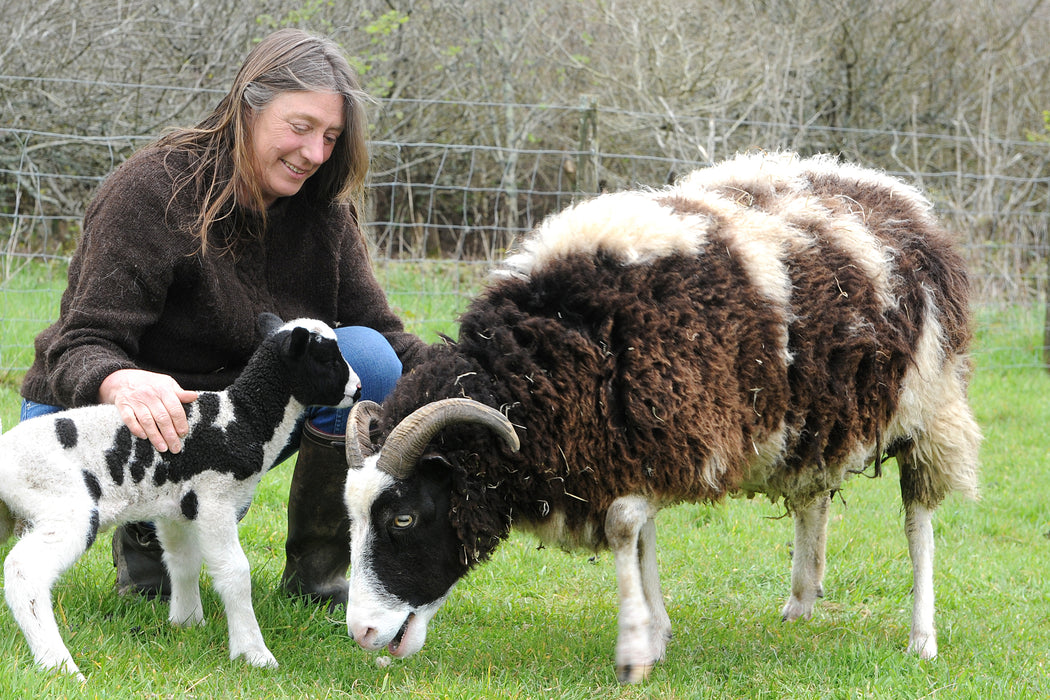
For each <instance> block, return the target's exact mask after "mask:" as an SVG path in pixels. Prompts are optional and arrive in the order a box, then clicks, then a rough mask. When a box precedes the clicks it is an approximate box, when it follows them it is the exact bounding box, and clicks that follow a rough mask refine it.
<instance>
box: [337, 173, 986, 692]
mask: <svg viewBox="0 0 1050 700" xmlns="http://www.w3.org/2000/svg"><path fill="white" fill-rule="evenodd" d="M969 341H970V327H969V310H968V282H967V275H966V272H965V269H964V264H963V261H962V260H961V259H960V257H959V255H958V254H957V252H956V251H955V250H954V247H953V242H952V240H951V237H950V236H949V235H948V233H947V232H946V231H944V230H943V229H942V228H941V226H940V225H939V224H938V223H937V221H936V220H935V219H934V218H933V216H932V214H931V205H930V204H929V202H928V201H927V200H926V199H925V198H924V197H923V196H922V195H921V194H920V193H919V192H918V191H917V190H916V189H915V188H913V187H911V186H909V185H907V184H904V183H903V182H901V181H899V180H897V179H895V178H892V177H890V176H888V175H885V174H883V173H881V172H876V171H873V170H869V169H864V168H861V167H857V166H854V165H849V164H841V163H838V162H837V161H835V160H834V159H833V158H831V157H828V156H817V157H813V158H806V159H803V158H800V157H798V156H794V155H791V154H772V155H745V156H739V157H737V158H735V159H732V160H729V161H727V162H724V163H722V164H719V165H717V166H714V167H711V168H708V169H704V170H699V171H696V172H694V173H692V174H690V175H689V176H687V177H685V178H684V179H682V180H681V181H680V182H679V183H677V184H676V185H674V186H670V187H666V188H663V189H658V190H654V191H634V192H621V193H613V194H605V195H601V196H598V197H596V198H594V199H592V200H590V201H587V202H583V203H580V204H577V205H575V206H573V207H571V208H569V209H567V210H566V211H564V212H561V213H559V214H556V215H554V216H552V217H549V218H548V219H547V220H545V221H544V222H543V223H542V224H541V225H540V226H539V227H538V229H537V230H536V231H535V232H534V233H533V234H532V235H530V236H529V237H527V239H526V240H525V241H524V242H523V243H522V244H521V246H520V249H519V252H517V253H516V254H514V255H511V256H509V257H508V258H507V259H506V260H505V262H504V264H503V265H502V269H501V270H500V271H498V274H497V276H496V278H495V279H494V280H493V281H492V283H491V284H490V285H489V286H488V288H487V289H486V290H485V291H484V292H483V293H482V294H481V295H480V296H479V297H478V298H476V299H475V300H474V301H473V302H472V303H471V304H470V306H469V308H468V309H467V311H466V312H465V313H464V314H463V315H462V317H461V319H460V329H459V338H458V340H456V341H452V340H451V339H445V341H444V342H443V343H438V344H436V345H434V346H431V347H430V348H429V351H428V356H427V357H426V359H425V360H424V361H422V362H421V363H420V364H419V365H418V366H417V367H416V368H414V369H413V371H412V372H411V373H409V374H407V375H406V376H404V377H403V378H402V379H401V381H400V382H399V383H398V384H397V386H396V387H395V389H394V391H393V393H392V394H391V395H390V396H389V397H388V398H387V399H386V401H385V402H384V404H383V406H382V407H381V408H380V407H378V406H375V405H374V404H368V403H366V402H362V403H361V404H358V405H357V406H355V407H354V410H353V412H352V414H351V418H350V421H349V428H348V435H347V451H348V460H349V463H350V472H349V477H348V479H347V484H346V503H347V508H348V510H349V514H350V518H351V542H352V544H351V576H350V604H349V606H348V608H347V627H348V631H349V633H350V634H351V635H352V636H353V638H354V639H355V640H356V641H357V642H358V643H359V644H360V645H361V646H362V647H364V648H366V649H370V650H378V649H380V648H382V647H387V648H388V649H389V651H390V653H391V654H393V655H394V656H407V655H409V654H412V653H414V652H416V651H417V650H419V649H420V648H421V646H422V645H423V642H424V640H425V637H426V629H427V624H428V622H429V620H430V619H431V618H432V617H433V615H434V614H435V612H436V611H437V610H438V608H439V607H440V606H441V604H442V603H443V601H444V600H445V598H446V597H447V596H448V594H449V592H450V590H451V588H452V586H453V584H454V583H455V582H456V581H457V580H458V579H459V578H461V577H462V576H463V575H465V574H466V573H467V572H468V571H469V570H470V569H471V567H473V566H474V565H475V564H477V563H478V562H481V561H483V560H485V559H486V558H487V557H488V556H489V555H490V554H491V553H492V551H493V549H494V548H495V547H496V546H497V544H498V543H499V542H500V541H501V540H502V539H503V538H505V537H506V536H507V535H508V533H509V531H510V529H511V528H512V526H520V527H524V528H526V529H529V530H532V531H534V532H535V533H537V534H538V535H539V536H540V537H541V538H542V539H544V540H545V541H555V542H559V543H561V544H563V545H569V546H572V545H580V546H584V547H590V548H595V549H599V548H604V547H608V548H610V549H611V550H612V552H613V554H614V560H615V567H616V579H617V586H618V589H619V604H620V612H619V633H618V640H617V645H616V667H617V673H618V677H619V678H620V680H621V681H623V682H636V681H639V680H641V679H642V678H644V677H645V676H646V675H647V673H648V672H649V670H650V669H651V668H652V666H653V664H654V663H655V662H657V661H658V660H659V659H660V658H662V656H663V654H664V650H665V646H666V643H667V640H668V638H669V636H670V629H671V626H670V620H669V618H668V615H667V613H666V611H665V609H664V604H663V600H662V596H661V592H660V584H659V578H658V573H657V565H656V555H655V531H656V529H655V523H654V518H655V516H656V514H657V512H658V511H659V510H660V509H661V508H664V507H666V506H670V505H673V504H675V503H678V502H714V501H718V500H719V499H722V498H723V497H724V496H726V495H727V494H748V495H750V494H755V493H762V494H766V495H767V496H768V497H769V498H770V499H772V500H774V501H776V502H780V503H783V504H784V506H785V507H786V509H787V510H788V511H789V512H791V513H792V514H793V516H794V521H795V544H794V555H793V564H792V572H791V593H790V596H789V597H788V599H787V602H786V604H785V605H784V607H783V609H782V616H783V618H784V619H785V620H795V619H797V618H800V617H803V618H806V617H809V616H810V614H811V613H812V610H813V605H814V601H815V599H816V598H817V597H818V596H819V595H821V592H822V580H823V577H824V563H825V532H826V525H827V519H828V505H829V501H830V497H831V495H832V494H833V493H835V492H836V491H837V490H839V489H840V488H842V486H843V482H844V481H845V480H846V479H847V478H848V477H849V476H850V475H851V474H855V473H859V472H862V471H864V470H865V469H873V470H874V471H875V472H879V471H880V470H881V464H882V461H883V457H884V456H885V455H891V456H894V457H896V459H897V462H898V464H899V467H900V483H901V494H902V497H903V502H904V510H905V531H906V533H907V539H908V545H909V551H910V554H911V559H912V567H913V576H914V609H913V613H912V625H911V633H910V639H909V643H908V650H909V651H911V652H914V653H916V654H918V655H919V656H920V657H922V658H929V657H932V656H934V655H935V654H936V653H937V642H936V637H935V631H934V606H933V570H932V566H933V548H934V543H933V530H932V525H931V516H932V512H933V510H934V509H935V508H936V507H937V505H938V504H939V503H940V502H941V501H942V499H943V498H944V497H945V496H946V495H948V494H949V493H951V492H959V493H961V494H963V495H966V496H970V497H976V495H977V453H978V444H979V440H980V434H979V429H978V427H977V425H976V423H975V421H974V419H973V416H972V413H971V411H970V408H969V405H968V402H967V397H966V392H967V383H968V375H969V372H970V362H969V360H968V356H967V346H968V343H969ZM519 436H520V439H521V443H520V449H518V448H519V443H518V439H519ZM872 465H873V466H872Z"/></svg>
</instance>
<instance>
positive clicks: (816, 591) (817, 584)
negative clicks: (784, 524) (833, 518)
mask: <svg viewBox="0 0 1050 700" xmlns="http://www.w3.org/2000/svg"><path fill="white" fill-rule="evenodd" d="M830 501H831V499H830V497H829V496H828V495H824V496H821V497H820V498H818V499H816V500H815V501H813V503H811V504H810V505H809V506H808V507H806V508H802V509H800V510H797V511H796V512H795V550H794V553H793V554H792V559H791V597H790V598H788V600H787V603H785V604H784V608H783V610H782V611H781V619H783V620H786V621H788V622H793V621H795V620H797V619H798V618H800V617H802V618H805V619H807V620H808V619H809V618H810V617H812V615H813V604H814V603H815V602H816V600H817V598H819V597H821V596H823V595H824V562H825V555H826V550H827V541H828V505H829V503H830Z"/></svg>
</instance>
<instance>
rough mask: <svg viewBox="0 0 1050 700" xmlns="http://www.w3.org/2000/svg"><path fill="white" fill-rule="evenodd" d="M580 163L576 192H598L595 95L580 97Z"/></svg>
mask: <svg viewBox="0 0 1050 700" xmlns="http://www.w3.org/2000/svg"><path fill="white" fill-rule="evenodd" d="M579 131H580V133H579V137H580V146H579V154H580V155H579V158H580V164H579V167H578V168H577V173H576V192H577V193H578V194H580V195H591V194H597V193H598V191H599V186H598V160H599V156H598V101H597V99H596V98H595V97H594V95H583V96H582V97H581V98H580V130H579Z"/></svg>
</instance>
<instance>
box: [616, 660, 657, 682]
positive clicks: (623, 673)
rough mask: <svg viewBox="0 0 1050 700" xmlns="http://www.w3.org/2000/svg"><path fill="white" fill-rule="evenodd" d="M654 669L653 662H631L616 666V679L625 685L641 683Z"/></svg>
mask: <svg viewBox="0 0 1050 700" xmlns="http://www.w3.org/2000/svg"><path fill="white" fill-rule="evenodd" d="M652 670H653V664H629V665H626V666H617V667H616V679H617V680H618V681H620V683H622V684H624V685H628V684H634V683H641V682H642V681H644V680H645V679H646V678H648V677H649V674H650V673H651V672H652Z"/></svg>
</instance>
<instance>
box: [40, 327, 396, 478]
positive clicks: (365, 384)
mask: <svg viewBox="0 0 1050 700" xmlns="http://www.w3.org/2000/svg"><path fill="white" fill-rule="evenodd" d="M335 335H336V338H337V339H338V340H339V350H340V351H342V353H343V357H344V358H346V361H347V362H348V363H349V364H350V366H351V367H353V369H354V372H356V373H357V376H358V377H360V378H361V398H362V399H367V400H369V401H375V402H376V403H381V402H382V401H383V399H384V398H386V395H387V394H389V393H390V390H391V389H393V388H394V384H396V383H397V380H398V378H399V377H400V376H401V360H399V359H398V357H397V354H396V353H395V352H394V349H393V348H392V347H390V343H388V342H387V340H386V338H384V337H383V335H382V334H381V333H379V332H378V331H375V330H373V329H371V328H367V327H365V326H344V327H341V328H336V329H335ZM61 410H62V407H61V406H51V405H49V404H43V403H37V402H35V401H29V400H28V399H23V400H22V413H21V420H28V419H30V418H35V417H36V416H44V415H47V414H49V413H57V412H58V411H61ZM349 415H350V409H349V408H330V407H328V406H309V407H307V409H306V413H305V415H304V416H303V418H304V420H308V421H310V424H311V425H313V427H315V428H317V429H318V430H320V431H321V432H323V433H327V434H329V435H340V436H341V435H344V434H345V433H346V419H347V417H348V416H349ZM301 435H302V426H301V425H300V426H299V427H297V428H296V431H295V434H294V435H293V436H292V440H291V441H290V442H289V443H288V447H286V448H285V449H284V451H283V452H282V453H281V455H280V457H279V458H278V460H277V464H280V463H281V462H283V461H284V460H286V459H288V458H289V457H291V456H292V455H293V454H294V453H295V452H296V451H297V450H298V449H299V439H300V436H301Z"/></svg>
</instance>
